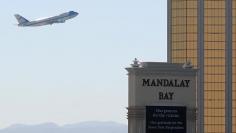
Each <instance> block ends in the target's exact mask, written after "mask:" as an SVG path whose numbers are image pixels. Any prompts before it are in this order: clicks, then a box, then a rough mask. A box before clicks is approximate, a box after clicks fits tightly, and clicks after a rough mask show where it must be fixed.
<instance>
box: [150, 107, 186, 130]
mask: <svg viewBox="0 0 236 133" xmlns="http://www.w3.org/2000/svg"><path fill="white" fill-rule="evenodd" d="M146 133H186V107H184V106H146Z"/></svg>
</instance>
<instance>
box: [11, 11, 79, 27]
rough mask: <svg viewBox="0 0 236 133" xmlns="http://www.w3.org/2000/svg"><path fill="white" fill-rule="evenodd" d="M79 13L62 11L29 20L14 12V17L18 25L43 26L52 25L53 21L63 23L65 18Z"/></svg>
mask: <svg viewBox="0 0 236 133" xmlns="http://www.w3.org/2000/svg"><path fill="white" fill-rule="evenodd" d="M78 14H79V13H77V12H74V11H69V12H66V13H62V14H60V15H57V16H53V17H48V18H43V19H37V20H34V21H29V20H27V19H25V18H24V17H22V16H20V15H19V14H15V17H16V19H17V21H18V24H17V25H18V26H20V27H26V26H43V25H52V24H54V23H64V22H65V21H66V20H68V19H71V18H74V17H76V16H77V15H78Z"/></svg>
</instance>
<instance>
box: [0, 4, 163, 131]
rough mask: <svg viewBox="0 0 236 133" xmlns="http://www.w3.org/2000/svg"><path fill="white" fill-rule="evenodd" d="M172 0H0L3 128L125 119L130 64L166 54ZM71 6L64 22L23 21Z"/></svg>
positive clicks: (0, 121) (0, 114) (0, 115)
mask: <svg viewBox="0 0 236 133" xmlns="http://www.w3.org/2000/svg"><path fill="white" fill-rule="evenodd" d="M166 8H167V1H166V0H1V2H0V9H1V14H0V18H1V24H0V35H1V36H0V128H3V127H6V126H9V125H11V124H15V123H23V124H38V123H43V122H55V123H58V124H67V123H77V122H81V121H91V120H93V121H97V120H99V121H116V122H121V123H127V119H126V113H127V110H126V107H127V106H128V104H127V102H128V93H127V92H128V87H127V86H128V80H127V75H126V74H127V72H126V71H125V69H124V68H125V67H129V65H130V64H131V63H132V62H131V61H132V60H133V59H134V58H135V57H137V58H138V59H139V60H141V61H159V62H160V61H166V56H167V55H166V51H167V50H166V43H167V39H166V38H167V36H166V35H167V31H166V30H167V24H166V23H167V9H166ZM69 10H74V11H77V12H79V13H80V14H79V15H78V16H77V17H76V18H74V19H71V20H69V21H67V22H66V23H64V24H55V25H52V26H43V27H34V28H22V27H17V26H15V25H14V24H16V23H17V21H16V20H15V18H14V16H13V15H14V14H15V13H19V14H21V15H22V16H24V17H26V18H27V19H29V20H33V19H37V18H40V17H46V16H53V15H57V14H60V13H63V12H67V11H69Z"/></svg>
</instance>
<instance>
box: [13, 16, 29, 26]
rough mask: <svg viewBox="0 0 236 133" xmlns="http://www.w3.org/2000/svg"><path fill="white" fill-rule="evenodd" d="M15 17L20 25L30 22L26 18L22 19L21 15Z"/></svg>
mask: <svg viewBox="0 0 236 133" xmlns="http://www.w3.org/2000/svg"><path fill="white" fill-rule="evenodd" d="M14 16H15V18H16V19H17V21H18V23H19V24H21V23H26V22H29V20H27V19H25V18H24V17H22V16H21V15H19V14H15V15H14Z"/></svg>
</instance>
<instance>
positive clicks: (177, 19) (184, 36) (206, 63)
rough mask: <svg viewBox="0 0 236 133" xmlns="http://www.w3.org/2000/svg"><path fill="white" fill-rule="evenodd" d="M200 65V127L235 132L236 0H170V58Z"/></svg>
mask: <svg viewBox="0 0 236 133" xmlns="http://www.w3.org/2000/svg"><path fill="white" fill-rule="evenodd" d="M186 61H191V62H192V64H193V65H194V67H195V68H197V69H198V77H197V79H198V81H197V85H198V91H197V98H198V99H197V101H198V102H197V106H198V108H197V113H198V115H197V132H198V133H236V0H168V62H171V63H183V62H186Z"/></svg>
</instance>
